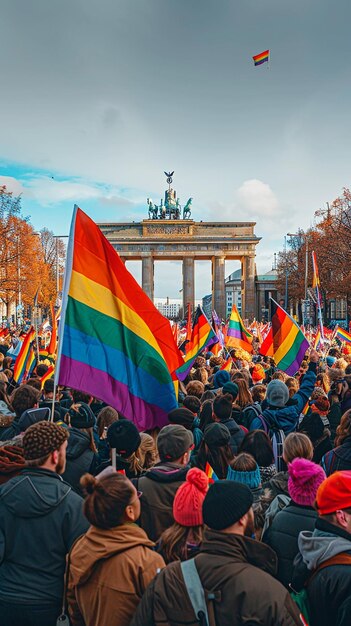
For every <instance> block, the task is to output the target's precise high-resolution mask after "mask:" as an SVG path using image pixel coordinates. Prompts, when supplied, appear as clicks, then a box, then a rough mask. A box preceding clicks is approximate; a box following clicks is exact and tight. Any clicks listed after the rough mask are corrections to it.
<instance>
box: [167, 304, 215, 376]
mask: <svg viewBox="0 0 351 626" xmlns="http://www.w3.org/2000/svg"><path fill="white" fill-rule="evenodd" d="M217 342H218V338H217V337H216V333H215V331H214V330H213V328H212V326H211V324H210V322H209V321H208V319H207V317H206V315H205V313H204V312H203V310H202V309H201V307H200V306H198V307H197V309H196V313H195V317H194V322H193V328H192V332H191V337H190V341H189V342H188V343H187V344H186V346H185V351H186V352H185V358H184V361H183V363H182V365H181V366H180V367H178V369H177V372H176V374H177V377H178V378H179V380H185V378H186V377H187V375H188V374H189V372H190V370H191V368H192V366H193V363H194V361H195V359H196V357H197V356H198V355H199V354H200V353H201V352H202V351H203V350H204V349H205V348H208V347H209V346H212V345H213V344H214V343H217Z"/></svg>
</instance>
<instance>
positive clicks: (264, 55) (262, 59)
mask: <svg viewBox="0 0 351 626" xmlns="http://www.w3.org/2000/svg"><path fill="white" fill-rule="evenodd" d="M252 58H253V62H254V64H255V65H262V63H268V61H269V50H265V51H264V52H261V53H260V54H255V56H253V57H252Z"/></svg>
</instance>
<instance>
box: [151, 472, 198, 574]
mask: <svg viewBox="0 0 351 626" xmlns="http://www.w3.org/2000/svg"><path fill="white" fill-rule="evenodd" d="M207 490H208V477H207V476H206V474H205V472H203V471H202V470H200V469H198V468H197V467H193V468H192V469H190V470H189V471H188V473H187V476H186V481H185V483H183V484H182V485H181V486H180V487H179V489H178V491H177V493H176V495H175V498H174V501H173V517H174V524H172V526H171V527H170V528H168V529H167V530H165V531H164V532H163V533H162V535H161V537H160V541H159V546H158V551H159V552H160V553H161V554H162V556H163V558H164V560H165V562H166V563H171V562H172V561H186V560H188V559H190V558H192V557H193V556H195V554H197V553H198V551H199V547H200V544H201V542H202V535H203V523H204V522H203V517H202V504H203V501H204V499H205V496H206V493H207Z"/></svg>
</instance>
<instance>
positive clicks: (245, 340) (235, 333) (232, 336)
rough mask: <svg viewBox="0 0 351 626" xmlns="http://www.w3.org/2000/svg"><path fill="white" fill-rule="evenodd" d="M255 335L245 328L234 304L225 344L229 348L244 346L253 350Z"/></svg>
mask: <svg viewBox="0 0 351 626" xmlns="http://www.w3.org/2000/svg"><path fill="white" fill-rule="evenodd" d="M252 340H253V336H252V335H251V333H249V331H248V330H247V329H246V328H245V326H244V322H243V321H242V319H241V316H240V313H239V311H238V309H237V308H236V306H235V304H233V308H232V312H231V315H230V320H229V324H228V330H227V336H226V338H225V345H226V347H227V348H243V350H246V352H252V345H251V344H252Z"/></svg>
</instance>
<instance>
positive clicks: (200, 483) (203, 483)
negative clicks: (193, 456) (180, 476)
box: [186, 467, 208, 493]
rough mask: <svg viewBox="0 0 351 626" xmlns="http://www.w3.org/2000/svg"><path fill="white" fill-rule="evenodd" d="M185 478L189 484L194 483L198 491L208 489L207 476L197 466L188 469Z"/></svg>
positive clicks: (204, 491)
mask: <svg viewBox="0 0 351 626" xmlns="http://www.w3.org/2000/svg"><path fill="white" fill-rule="evenodd" d="M186 480H187V482H188V483H190V484H191V485H194V487H196V489H198V490H199V491H201V492H203V493H206V491H207V489H208V478H207V476H206V474H205V472H203V471H202V470H200V469H199V468H198V467H193V468H192V469H190V470H189V471H188V473H187V475H186Z"/></svg>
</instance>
